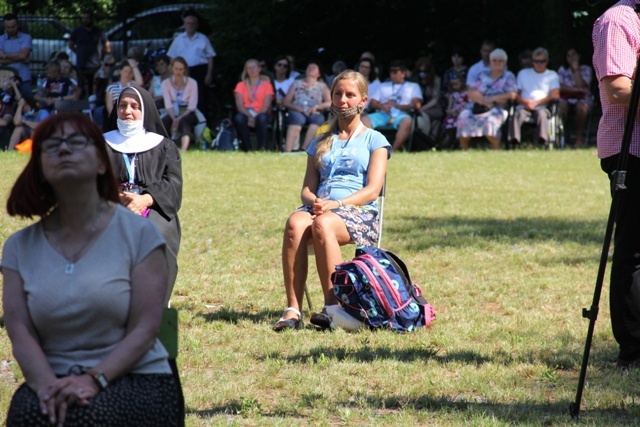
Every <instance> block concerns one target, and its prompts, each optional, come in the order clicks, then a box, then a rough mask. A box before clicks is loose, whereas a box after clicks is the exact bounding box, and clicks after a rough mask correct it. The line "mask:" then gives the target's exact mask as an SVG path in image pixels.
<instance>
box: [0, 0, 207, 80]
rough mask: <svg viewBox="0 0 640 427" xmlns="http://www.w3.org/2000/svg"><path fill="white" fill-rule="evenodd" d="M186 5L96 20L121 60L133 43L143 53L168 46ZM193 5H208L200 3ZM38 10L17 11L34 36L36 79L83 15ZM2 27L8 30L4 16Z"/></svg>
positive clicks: (1, 7) (2, 9)
mask: <svg viewBox="0 0 640 427" xmlns="http://www.w3.org/2000/svg"><path fill="white" fill-rule="evenodd" d="M186 6H189V5H182V6H179V7H177V6H175V5H174V6H171V5H170V6H159V7H156V8H153V9H151V10H148V11H145V12H141V13H140V14H138V15H135V17H131V16H128V17H124V18H122V17H121V18H119V17H116V16H98V15H96V17H95V23H96V26H98V27H99V28H101V29H102V30H103V31H104V32H105V33H107V35H108V37H109V40H110V44H111V51H112V54H113V55H114V56H115V58H116V60H117V61H120V60H122V59H123V58H124V57H125V55H126V54H127V52H128V51H129V49H131V48H132V47H136V48H138V49H140V50H141V51H142V52H143V53H149V52H151V51H156V50H159V49H162V48H167V47H168V45H169V44H170V43H171V40H172V39H173V36H174V34H175V33H176V32H177V31H179V30H180V28H181V25H182V19H181V8H184V7H186ZM190 6H192V7H195V8H203V7H204V6H203V5H200V4H192V5H190ZM9 12H13V11H12V10H11V9H10V6H9V5H7V4H6V3H5V4H2V3H0V13H1V14H2V15H4V14H5V13H9ZM38 13H39V14H38V15H28V14H21V13H17V15H18V19H19V23H20V27H21V31H22V32H25V33H28V34H30V35H31V37H32V39H33V50H32V53H31V65H30V68H31V72H32V79H33V80H34V81H35V80H36V78H37V76H38V74H40V73H42V72H43V70H44V66H45V65H46V64H47V62H49V61H50V60H51V59H52V58H53V57H55V55H56V54H57V53H58V52H61V51H66V50H67V43H68V36H69V35H70V33H71V31H72V30H73V28H76V27H78V26H79V25H80V16H67V15H61V14H60V13H59V11H56V10H55V9H52V10H49V11H47V10H40V11H39V12H38ZM131 18H135V19H134V20H132V19H131ZM0 31H2V33H4V25H3V21H1V20H0Z"/></svg>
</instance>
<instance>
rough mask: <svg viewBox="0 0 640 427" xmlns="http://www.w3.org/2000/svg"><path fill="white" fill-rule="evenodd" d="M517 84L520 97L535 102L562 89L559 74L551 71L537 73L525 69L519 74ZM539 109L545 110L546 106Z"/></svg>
mask: <svg viewBox="0 0 640 427" xmlns="http://www.w3.org/2000/svg"><path fill="white" fill-rule="evenodd" d="M517 83H518V90H519V91H520V97H521V98H524V99H531V100H534V101H538V100H540V99H543V98H545V97H547V96H549V93H550V92H551V91H552V90H554V89H559V88H560V79H559V78H558V73H556V72H555V71H553V70H549V69H547V70H545V71H544V72H542V73H536V71H535V70H534V69H533V68H525V69H523V70H521V71H520V72H519V73H518V79H517ZM538 108H544V106H543V105H541V106H539V107H538Z"/></svg>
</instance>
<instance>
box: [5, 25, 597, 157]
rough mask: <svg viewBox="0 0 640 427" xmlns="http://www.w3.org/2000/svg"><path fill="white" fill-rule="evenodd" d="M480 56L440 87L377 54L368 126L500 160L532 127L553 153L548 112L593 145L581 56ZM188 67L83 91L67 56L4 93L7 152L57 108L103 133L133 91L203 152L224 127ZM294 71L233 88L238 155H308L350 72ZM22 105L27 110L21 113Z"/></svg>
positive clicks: (161, 60) (98, 76)
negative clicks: (217, 124)
mask: <svg viewBox="0 0 640 427" xmlns="http://www.w3.org/2000/svg"><path fill="white" fill-rule="evenodd" d="M184 19H185V20H186V19H189V17H188V16H187V17H185V18H184ZM186 22H187V21H185V23H186ZM187 28H190V27H188V26H185V29H187ZM195 28H196V29H197V25H196V27H195ZM196 34H200V33H196ZM171 52H175V50H174V51H171V50H170V51H169V52H168V53H171ZM183 54H184V55H186V56H189V55H190V53H188V52H184V53H183ZM213 55H214V56H215V53H213ZM480 56H481V59H480V60H479V61H478V62H476V63H474V64H473V65H471V66H470V67H467V65H465V61H464V56H463V54H462V53H461V50H459V49H457V48H456V49H453V50H452V52H451V67H449V68H448V69H446V70H445V71H444V73H442V74H441V75H439V74H438V73H437V72H436V69H435V66H434V63H433V60H432V58H430V57H428V56H422V57H419V58H418V59H416V60H415V61H412V60H400V59H396V60H393V61H391V62H390V63H389V66H388V69H387V70H385V69H384V68H383V67H382V66H381V64H379V63H377V62H376V61H375V56H374V55H373V54H371V53H370V52H364V53H363V54H362V55H361V57H360V58H359V60H358V62H357V63H355V64H354V66H353V69H354V70H355V71H358V72H360V73H361V74H362V75H363V76H364V78H365V79H366V80H367V83H368V85H369V87H368V91H369V97H368V99H367V101H366V105H365V110H364V111H363V114H362V122H363V123H364V124H365V125H366V126H368V127H371V128H374V129H378V130H381V131H383V132H384V133H385V134H386V135H387V137H388V138H389V140H390V141H391V142H392V149H393V150H394V151H396V150H400V149H414V150H415V149H421V148H425V147H426V148H443V149H444V148H457V147H458V146H459V147H460V148H462V149H468V148H470V146H471V144H472V142H473V140H474V138H475V139H477V138H484V139H486V140H487V141H488V142H489V144H490V146H491V148H493V149H499V148H501V147H502V146H504V145H505V144H511V145H516V144H518V143H520V142H522V141H523V136H522V125H523V124H525V123H530V124H532V125H536V128H537V129H536V133H535V135H534V136H533V137H529V136H528V134H527V135H525V138H524V140H526V141H532V142H534V143H536V144H538V143H539V144H542V145H545V146H551V145H552V144H553V141H550V138H549V135H550V132H549V126H550V125H549V122H550V119H551V118H552V114H553V112H552V111H556V110H557V111H558V114H559V115H560V116H561V117H562V118H563V119H564V120H565V123H566V124H567V125H566V127H567V128H569V129H571V131H572V132H567V135H570V136H571V137H570V138H568V139H567V145H573V146H575V147H580V146H582V145H584V144H585V137H586V135H585V134H586V132H587V131H588V129H586V122H587V118H588V116H589V112H590V110H591V109H592V107H593V105H592V104H593V101H592V96H591V90H590V86H591V84H592V69H591V67H590V66H589V65H585V64H581V62H580V59H581V58H580V55H579V53H578V52H577V51H576V50H575V49H573V48H572V49H568V50H567V52H566V58H565V60H564V62H563V65H562V66H561V67H559V68H558V71H557V72H556V71H553V70H551V69H549V68H548V62H549V54H548V52H547V51H546V49H544V48H541V47H540V48H537V49H535V50H533V51H532V50H528V49H526V50H523V51H522V52H521V53H520V55H519V56H518V63H519V67H520V69H519V70H518V71H517V72H515V71H512V70H509V67H508V65H507V60H508V56H507V53H506V52H505V51H504V50H503V49H500V48H498V47H497V46H496V43H495V42H493V41H491V40H484V41H483V42H482V44H481V48H480ZM149 62H151V64H149ZM187 64H188V61H187V60H186V59H185V58H184V57H182V56H175V57H170V56H168V54H165V53H163V52H162V51H161V52H158V54H156V55H152V57H151V58H145V57H144V55H143V53H142V51H141V50H140V49H138V48H135V47H134V48H131V49H130V50H129V52H127V55H126V57H125V58H115V57H114V55H112V54H105V55H103V58H102V61H101V66H100V68H99V69H98V70H97V72H95V75H94V78H93V81H92V82H87V81H86V77H85V74H84V73H80V72H79V70H78V69H76V67H75V66H74V65H73V64H72V62H71V60H70V58H69V55H68V54H67V53H65V52H59V53H58V54H57V55H56V57H55V58H53V59H52V60H51V62H50V63H48V64H47V65H46V67H45V73H46V78H44V79H38V85H37V87H36V88H35V89H34V90H33V93H28V94H20V90H19V87H20V86H21V82H20V77H18V76H16V77H14V78H13V79H12V80H10V81H6V82H3V94H4V95H3V99H0V149H6V148H9V149H13V148H14V147H16V146H17V145H18V144H19V143H20V142H21V141H22V140H24V139H26V138H28V137H29V135H30V132H31V129H33V127H34V126H35V124H36V123H37V122H38V121H40V120H42V119H43V118H44V117H46V116H47V115H48V114H50V113H51V112H53V111H54V110H55V109H56V102H58V101H77V100H80V99H83V100H86V99H88V100H89V102H90V105H91V113H92V118H93V120H94V121H95V122H96V123H97V124H98V125H99V126H104V124H105V119H106V118H107V117H108V115H109V114H110V113H111V111H112V109H113V103H114V100H115V99H117V97H118V95H119V94H120V92H122V90H123V89H125V88H127V87H131V86H137V87H144V88H145V89H147V90H148V91H149V92H150V93H151V95H152V96H153V98H154V100H155V102H156V106H157V107H158V109H159V111H160V114H161V116H162V121H163V123H164V125H165V127H166V128H167V130H168V131H169V133H170V134H171V139H172V140H173V141H174V142H175V143H176V144H177V145H178V147H180V149H182V150H188V149H189V148H192V147H195V146H198V144H197V142H198V140H199V139H200V137H201V133H202V131H203V129H204V128H205V127H206V126H205V124H206V122H207V121H209V123H212V122H213V121H214V120H215V119H218V118H213V117H210V116H207V115H206V111H202V108H201V107H200V106H201V105H202V102H203V100H202V99H200V98H201V97H202V94H203V92H202V87H201V86H202V85H201V84H199V81H198V79H197V78H192V77H190V76H189V71H190V70H192V69H193V67H189V66H188V65H187ZM294 67H295V63H294V58H293V56H292V55H281V56H277V57H276V58H275V61H274V62H273V68H272V69H271V68H270V67H269V65H268V62H267V61H265V60H259V59H248V60H247V61H246V62H245V66H244V69H243V70H242V72H241V74H240V78H239V80H238V82H237V84H236V86H235V88H234V89H233V90H229V92H230V93H232V94H233V98H234V105H233V108H234V109H235V112H234V113H233V114H232V115H230V117H233V125H234V127H235V132H236V135H237V140H238V141H237V142H238V144H237V146H238V147H239V148H240V149H241V150H243V151H251V150H254V149H257V150H278V151H281V152H285V153H286V152H292V151H305V150H306V149H307V148H308V146H309V144H310V143H311V141H312V140H313V138H314V137H315V136H316V134H318V133H319V132H321V131H322V130H323V129H324V126H326V122H327V120H328V119H329V111H328V110H329V106H330V102H331V100H330V94H329V86H330V84H331V81H332V79H333V78H334V76H335V75H337V74H339V73H340V72H341V71H343V70H344V69H346V68H349V67H348V65H347V63H346V62H345V61H342V60H337V61H335V62H334V63H333V66H332V68H331V72H332V74H331V75H324V74H323V73H322V66H321V64H320V63H319V62H318V61H314V60H312V61H309V63H308V64H307V67H306V69H304V70H300V71H296V70H295V69H294ZM205 68H206V67H205ZM385 71H388V73H387V74H386V75H388V78H385V77H384V75H385V74H384V72H385ZM205 84H206V80H205ZM20 99H24V100H23V101H22V102H21V103H20V104H18V101H19V100H20ZM552 106H553V108H552ZM18 110H20V111H18ZM508 118H510V119H509V120H508ZM569 118H572V119H573V120H572V122H571V123H568V122H567V121H568V119H569ZM199 125H202V126H199ZM270 127H271V132H272V134H270V133H269V132H270ZM252 131H253V132H254V133H255V135H256V137H255V139H256V142H253V141H252ZM276 134H277V135H278V137H277V138H276ZM271 136H273V139H271ZM414 139H416V140H417V141H419V142H418V143H413V144H412V146H409V144H408V141H413V140H414Z"/></svg>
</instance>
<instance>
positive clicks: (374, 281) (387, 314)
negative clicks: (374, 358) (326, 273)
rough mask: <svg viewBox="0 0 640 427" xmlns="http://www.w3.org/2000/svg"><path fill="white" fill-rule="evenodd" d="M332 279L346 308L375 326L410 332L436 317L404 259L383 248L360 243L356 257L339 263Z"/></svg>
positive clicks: (351, 313)
mask: <svg viewBox="0 0 640 427" xmlns="http://www.w3.org/2000/svg"><path fill="white" fill-rule="evenodd" d="M331 282H332V283H333V292H334V294H335V295H336V297H337V298H338V301H339V303H340V305H341V306H342V307H343V308H344V309H345V311H346V312H347V313H349V314H350V315H351V316H353V317H355V318H356V319H358V320H360V321H362V322H364V323H365V324H367V325H368V326H369V327H371V328H372V329H377V328H386V329H392V330H395V331H397V332H410V331H413V330H415V329H417V328H418V327H420V326H430V325H431V322H432V321H433V320H435V318H436V316H435V312H434V311H433V307H432V306H431V304H429V303H428V302H427V300H426V299H425V298H424V297H423V296H422V291H421V290H420V288H419V287H418V286H416V285H415V284H414V283H413V282H412V281H411V278H410V277H409V271H408V270H407V267H406V266H405V264H404V262H402V260H401V259H400V258H398V257H397V256H396V255H395V254H393V253H391V252H389V251H386V250H384V249H379V248H374V247H365V246H360V247H358V248H357V249H356V256H355V258H353V259H352V260H351V261H348V262H345V263H342V264H339V265H337V266H336V271H335V272H334V273H333V274H332V275H331Z"/></svg>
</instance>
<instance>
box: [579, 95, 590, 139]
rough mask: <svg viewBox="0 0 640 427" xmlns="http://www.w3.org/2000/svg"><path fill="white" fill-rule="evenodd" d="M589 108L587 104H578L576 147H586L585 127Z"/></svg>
mask: <svg viewBox="0 0 640 427" xmlns="http://www.w3.org/2000/svg"><path fill="white" fill-rule="evenodd" d="M588 112H589V106H588V105H587V103H586V102H578V103H577V104H576V134H577V136H576V147H581V146H582V145H584V125H585V123H586V122H587V113H588Z"/></svg>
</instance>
